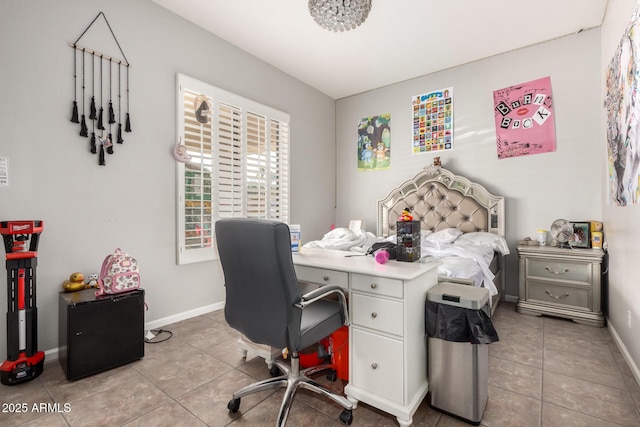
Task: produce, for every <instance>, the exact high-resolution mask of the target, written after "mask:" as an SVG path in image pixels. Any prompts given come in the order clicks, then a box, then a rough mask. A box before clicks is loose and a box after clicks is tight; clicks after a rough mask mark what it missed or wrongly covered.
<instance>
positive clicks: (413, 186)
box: [377, 165, 509, 311]
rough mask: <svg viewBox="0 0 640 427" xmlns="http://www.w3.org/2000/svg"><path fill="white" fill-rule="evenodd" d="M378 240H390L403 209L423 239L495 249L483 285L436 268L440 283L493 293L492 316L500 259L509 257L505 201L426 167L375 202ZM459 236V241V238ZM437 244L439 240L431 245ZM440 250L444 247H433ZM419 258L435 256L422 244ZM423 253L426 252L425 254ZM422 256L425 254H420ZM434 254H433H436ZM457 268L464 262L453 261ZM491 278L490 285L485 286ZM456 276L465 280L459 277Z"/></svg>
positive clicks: (500, 287)
mask: <svg viewBox="0 0 640 427" xmlns="http://www.w3.org/2000/svg"><path fill="white" fill-rule="evenodd" d="M377 209H378V221H377V236H379V237H388V236H393V235H395V228H396V222H397V220H398V218H399V217H400V215H401V214H402V212H403V210H405V209H408V210H409V211H410V212H411V215H413V217H414V220H419V221H420V224H421V229H422V231H423V233H425V238H423V241H424V240H427V239H429V235H431V236H432V237H435V236H440V235H443V234H444V235H455V234H456V233H453V232H454V231H456V230H457V231H458V233H459V234H460V236H459V237H454V241H455V242H463V241H464V242H469V245H470V246H475V244H476V243H478V244H480V243H482V244H485V243H487V244H490V245H492V246H493V248H494V251H493V252H494V253H493V254H492V257H491V260H490V261H489V262H488V264H489V270H490V271H491V274H485V275H484V280H480V282H479V280H478V278H477V277H475V278H471V277H454V276H456V275H455V274H450V273H451V271H450V270H453V268H454V267H455V264H456V263H455V262H454V263H453V264H454V266H453V267H451V268H449V269H447V267H446V262H445V263H444V264H445V271H442V270H443V269H442V268H441V269H439V271H438V273H439V278H438V280H439V282H440V283H442V282H451V283H460V284H465V285H476V286H478V285H481V286H484V287H487V288H490V289H492V288H493V289H495V291H492V298H491V299H492V311H495V309H496V307H497V306H498V302H499V301H500V299H501V298H502V295H504V285H505V256H506V255H508V254H509V249H508V247H507V246H506V240H505V239H504V237H505V218H504V214H505V208H504V197H501V196H496V195H493V194H491V193H490V192H489V191H487V189H486V188H484V187H483V186H482V185H481V184H479V183H476V182H471V181H470V180H469V179H467V178H465V177H462V176H458V175H455V174H453V173H452V172H450V171H448V170H446V169H444V168H442V167H440V166H435V165H432V166H428V167H427V168H425V170H424V171H422V172H420V173H418V174H417V175H416V176H414V177H413V178H411V179H409V180H408V181H405V182H403V183H402V184H400V185H398V186H397V187H395V188H393V189H391V191H389V193H388V194H387V196H386V197H384V198H383V199H381V200H379V201H378V206H377ZM462 236H464V237H462ZM439 239H440V237H438V238H437V239H435V240H436V242H437V241H438V240H439ZM436 245H437V246H440V247H442V248H444V247H445V246H447V245H445V244H436ZM421 248H422V256H423V257H425V256H427V257H428V256H436V257H438V255H437V254H435V253H433V254H432V253H431V252H430V249H429V248H425V245H424V244H423V245H422V247H421ZM425 249H426V251H425ZM447 251H451V252H456V251H458V249H455V248H449V247H448V246H447V250H446V251H444V252H443V253H444V257H443V258H447V256H448V255H454V256H455V254H452V253H450V252H447ZM425 252H427V253H425ZM436 252H437V251H436ZM457 261H458V263H461V262H463V261H462V260H457ZM491 275H493V278H492V279H491V282H490V283H487V281H488V280H489V278H490V277H491ZM458 276H464V274H462V275H458Z"/></svg>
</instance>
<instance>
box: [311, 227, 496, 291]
mask: <svg viewBox="0 0 640 427" xmlns="http://www.w3.org/2000/svg"><path fill="white" fill-rule="evenodd" d="M423 234H424V235H423V236H422V239H421V246H420V252H421V256H422V260H421V261H424V262H427V261H428V260H430V259H433V258H436V259H438V260H439V261H440V262H441V264H440V266H439V267H438V274H439V275H440V276H445V277H452V278H461V279H473V283H474V284H475V285H476V286H479V287H481V286H483V285H484V286H485V287H486V288H487V289H489V292H490V293H491V296H493V295H496V294H497V293H498V290H497V289H496V286H495V284H494V283H493V278H494V277H495V276H494V274H493V273H492V272H491V270H490V269H489V264H490V263H491V260H492V259H493V255H494V249H493V248H492V247H491V246H489V245H468V244H467V245H456V244H455V242H453V243H452V244H446V243H439V242H431V241H427V239H425V238H424V237H425V235H426V234H428V233H427V232H423ZM383 240H387V241H390V242H396V236H391V237H389V238H387V239H383V238H380V237H376V236H375V235H374V234H372V233H369V232H365V231H362V230H350V229H348V228H336V229H334V230H331V231H330V232H328V233H327V234H325V235H324V237H323V238H322V239H321V240H314V241H311V242H308V243H306V244H305V245H304V246H303V247H309V248H323V249H336V250H342V251H352V252H359V253H365V252H366V251H367V249H369V248H370V247H371V245H373V244H374V243H375V242H380V241H383Z"/></svg>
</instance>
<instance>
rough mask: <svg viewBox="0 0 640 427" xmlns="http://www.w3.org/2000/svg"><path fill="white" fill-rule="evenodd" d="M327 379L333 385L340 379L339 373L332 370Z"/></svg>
mask: <svg viewBox="0 0 640 427" xmlns="http://www.w3.org/2000/svg"><path fill="white" fill-rule="evenodd" d="M327 379H328V380H329V381H331V382H332V383H333V382H336V380H337V379H338V372H336V370H335V369H332V370H330V371H329V373H328V374H327Z"/></svg>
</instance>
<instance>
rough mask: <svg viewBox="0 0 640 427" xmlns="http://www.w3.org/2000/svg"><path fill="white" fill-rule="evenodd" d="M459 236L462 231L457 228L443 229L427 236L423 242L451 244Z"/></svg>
mask: <svg viewBox="0 0 640 427" xmlns="http://www.w3.org/2000/svg"><path fill="white" fill-rule="evenodd" d="M461 234H462V231H460V230H458V229H457V228H445V229H444V230H440V231H436V232H435V233H431V234H429V235H428V236H427V237H426V238H425V240H426V241H427V242H438V243H452V242H453V241H454V240H456V239H457V238H458V236H460V235H461Z"/></svg>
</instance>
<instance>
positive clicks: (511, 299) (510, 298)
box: [504, 295, 518, 302]
mask: <svg viewBox="0 0 640 427" xmlns="http://www.w3.org/2000/svg"><path fill="white" fill-rule="evenodd" d="M504 300H505V301H507V302H518V297H517V296H516V295H505V296H504Z"/></svg>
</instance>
